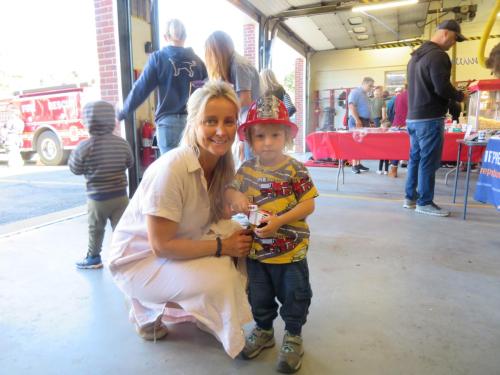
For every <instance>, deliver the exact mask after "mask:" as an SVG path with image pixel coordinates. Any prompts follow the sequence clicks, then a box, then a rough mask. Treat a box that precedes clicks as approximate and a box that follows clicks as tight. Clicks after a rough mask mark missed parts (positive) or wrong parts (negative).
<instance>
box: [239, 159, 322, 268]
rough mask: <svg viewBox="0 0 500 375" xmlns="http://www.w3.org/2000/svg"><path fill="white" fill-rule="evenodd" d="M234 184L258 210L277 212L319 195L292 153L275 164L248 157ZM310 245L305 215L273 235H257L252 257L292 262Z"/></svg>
mask: <svg viewBox="0 0 500 375" xmlns="http://www.w3.org/2000/svg"><path fill="white" fill-rule="evenodd" d="M233 185H234V187H235V188H237V189H238V190H239V191H241V192H242V193H243V194H245V195H246V196H247V197H249V200H250V201H251V202H252V201H253V203H254V204H256V205H258V206H259V210H265V211H268V212H270V213H271V214H273V215H276V216H280V215H283V214H284V213H286V212H288V211H290V210H291V209H292V208H294V207H295V206H296V205H297V204H298V203H300V202H303V201H305V200H307V199H313V198H315V197H317V196H318V191H317V190H316V187H315V186H314V184H313V182H312V179H311V177H310V176H309V172H308V171H307V169H306V167H305V166H304V165H303V164H302V163H300V162H299V161H297V160H295V159H293V158H291V157H287V159H286V160H285V161H284V162H282V163H280V164H279V165H276V166H274V167H264V166H261V165H260V164H259V163H258V161H257V159H251V160H248V161H246V162H244V163H243V164H242V165H241V167H240V168H239V170H238V172H237V173H236V177H235V182H234V184H233ZM308 246H309V227H308V225H307V223H306V221H305V219H302V220H297V221H294V222H292V223H289V224H287V225H284V226H282V227H281V228H280V229H279V230H278V232H277V234H276V236H275V237H273V238H259V237H254V241H253V244H252V250H251V251H250V255H249V257H250V258H252V259H257V260H259V261H261V262H263V263H272V264H286V263H292V262H297V261H300V260H302V259H304V258H305V257H306V254H307V248H308Z"/></svg>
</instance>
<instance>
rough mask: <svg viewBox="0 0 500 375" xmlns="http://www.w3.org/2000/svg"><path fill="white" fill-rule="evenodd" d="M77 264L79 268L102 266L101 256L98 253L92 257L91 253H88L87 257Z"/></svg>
mask: <svg viewBox="0 0 500 375" xmlns="http://www.w3.org/2000/svg"><path fill="white" fill-rule="evenodd" d="M75 264H76V267H77V268H81V269H87V268H101V267H102V261H101V256H100V255H98V256H96V257H91V256H90V255H87V257H86V258H85V259H83V260H82V261H80V262H76V263H75Z"/></svg>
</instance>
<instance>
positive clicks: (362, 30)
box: [352, 26, 366, 33]
mask: <svg viewBox="0 0 500 375" xmlns="http://www.w3.org/2000/svg"><path fill="white" fill-rule="evenodd" d="M352 30H353V31H354V32H355V33H366V27H364V26H356V27H353V28H352Z"/></svg>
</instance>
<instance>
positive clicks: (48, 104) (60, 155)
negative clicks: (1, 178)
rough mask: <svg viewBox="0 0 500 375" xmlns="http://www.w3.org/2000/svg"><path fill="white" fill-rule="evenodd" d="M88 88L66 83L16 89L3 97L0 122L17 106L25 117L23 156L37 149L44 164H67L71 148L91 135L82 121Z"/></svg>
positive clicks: (0, 106)
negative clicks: (17, 90) (10, 95)
mask: <svg viewBox="0 0 500 375" xmlns="http://www.w3.org/2000/svg"><path fill="white" fill-rule="evenodd" d="M89 92H90V90H89V88H88V87H87V86H83V85H66V86H58V87H50V88H43V89H35V90H25V91H22V92H19V93H16V95H15V96H14V97H12V98H9V99H3V100H0V126H4V124H5V123H6V122H7V121H8V118H9V116H12V113H11V112H12V108H14V109H15V108H18V109H19V111H20V113H21V118H22V120H23V121H24V131H23V133H22V136H21V137H22V145H21V147H20V149H21V154H22V156H23V159H25V160H29V159H31V158H32V156H33V155H34V154H35V153H38V156H39V158H40V161H41V162H42V163H43V164H45V165H61V164H65V163H66V162H67V160H68V156H69V154H70V152H71V150H72V149H74V148H75V147H76V146H77V145H78V143H79V142H80V141H82V140H84V139H87V138H88V137H89V134H88V132H87V129H86V128H85V126H84V125H83V122H82V103H85V102H86V101H87V100H90V99H91V98H89ZM1 144H2V142H1V140H0V152H2V145H1ZM3 151H5V149H3Z"/></svg>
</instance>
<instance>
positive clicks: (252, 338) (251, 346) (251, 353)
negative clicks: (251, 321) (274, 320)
mask: <svg viewBox="0 0 500 375" xmlns="http://www.w3.org/2000/svg"><path fill="white" fill-rule="evenodd" d="M274 344H275V342H274V330H273V329H270V330H269V331H266V330H263V329H261V328H259V327H255V328H254V329H252V332H250V334H249V335H248V336H247V337H246V339H245V347H244V348H243V350H242V351H241V353H240V354H241V357H242V358H243V359H252V358H255V357H257V356H258V355H259V354H260V352H261V351H262V350H263V349H266V348H272V347H273V346H274Z"/></svg>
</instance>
